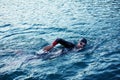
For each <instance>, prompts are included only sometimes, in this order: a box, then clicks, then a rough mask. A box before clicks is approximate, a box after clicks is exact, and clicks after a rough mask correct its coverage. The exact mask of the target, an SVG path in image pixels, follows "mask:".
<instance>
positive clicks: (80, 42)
mask: <svg viewBox="0 0 120 80" xmlns="http://www.w3.org/2000/svg"><path fill="white" fill-rule="evenodd" d="M86 44H87V40H86V39H85V38H82V39H80V40H79V42H78V44H77V48H84V47H85V45H86Z"/></svg>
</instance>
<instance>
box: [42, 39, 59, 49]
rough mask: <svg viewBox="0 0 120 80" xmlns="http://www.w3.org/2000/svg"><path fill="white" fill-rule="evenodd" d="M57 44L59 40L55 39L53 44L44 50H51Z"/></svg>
mask: <svg viewBox="0 0 120 80" xmlns="http://www.w3.org/2000/svg"><path fill="white" fill-rule="evenodd" d="M57 44H58V42H57V41H56V40H55V41H54V42H53V43H52V44H51V45H49V46H46V47H44V48H43V50H44V51H49V50H51V49H52V48H54V47H55V46H56V45H57Z"/></svg>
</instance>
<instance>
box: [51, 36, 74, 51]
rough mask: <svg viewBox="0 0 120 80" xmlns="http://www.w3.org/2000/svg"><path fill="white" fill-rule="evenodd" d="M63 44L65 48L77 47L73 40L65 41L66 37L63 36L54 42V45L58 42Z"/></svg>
mask: <svg viewBox="0 0 120 80" xmlns="http://www.w3.org/2000/svg"><path fill="white" fill-rule="evenodd" d="M58 43H59V44H61V45H63V46H64V47H65V48H67V49H73V48H75V44H73V43H71V42H68V41H65V40H64V39H61V38H57V39H56V40H55V41H54V42H53V45H56V44H58Z"/></svg>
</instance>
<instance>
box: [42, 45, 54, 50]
mask: <svg viewBox="0 0 120 80" xmlns="http://www.w3.org/2000/svg"><path fill="white" fill-rule="evenodd" d="M53 47H54V46H52V45H49V46H46V47H44V48H43V50H44V51H49V50H51V49H52V48H53Z"/></svg>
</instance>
